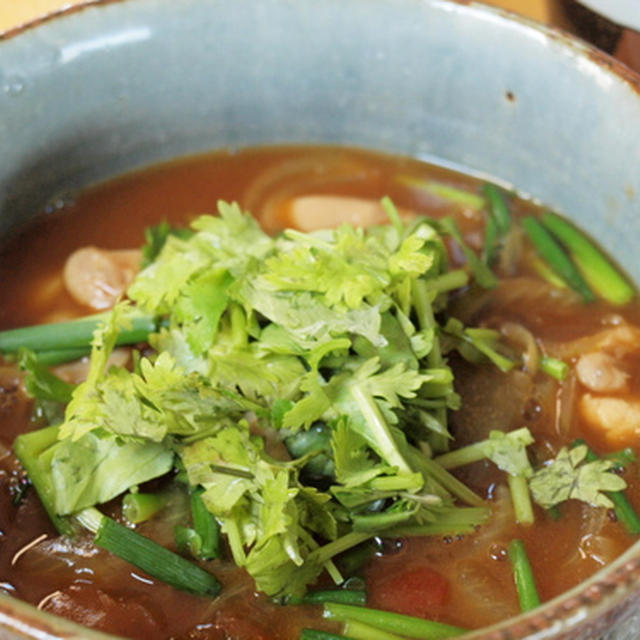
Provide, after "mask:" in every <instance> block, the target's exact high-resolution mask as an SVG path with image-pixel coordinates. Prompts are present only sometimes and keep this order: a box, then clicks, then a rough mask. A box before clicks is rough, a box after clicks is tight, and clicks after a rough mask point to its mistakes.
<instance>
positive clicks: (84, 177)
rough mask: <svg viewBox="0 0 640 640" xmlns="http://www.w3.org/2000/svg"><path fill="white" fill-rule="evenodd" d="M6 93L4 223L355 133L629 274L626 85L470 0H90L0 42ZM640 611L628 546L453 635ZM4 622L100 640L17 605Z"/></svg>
mask: <svg viewBox="0 0 640 640" xmlns="http://www.w3.org/2000/svg"><path fill="white" fill-rule="evenodd" d="M0 87H1V91H0V141H2V142H1V146H0V149H1V153H2V162H0V211H1V215H0V233H2V234H6V233H9V232H10V231H11V230H12V229H14V228H16V227H17V226H19V225H20V224H21V223H22V222H24V220H25V219H26V218H27V217H29V216H30V215H32V214H33V213H34V212H37V211H39V210H42V208H43V207H45V206H46V205H47V204H48V203H50V202H52V201H55V200H56V199H57V198H60V197H64V194H66V193H68V192H73V191H74V190H76V189H78V188H81V187H83V186H85V185H87V184H90V183H93V182H96V181H99V180H103V179H105V178H107V177H110V176H113V175H115V174H120V173H123V172H126V171H129V170H131V169H134V168H137V167H141V166H144V165H148V164H152V163H155V162H158V161H162V160H166V159H168V158H171V157H174V156H180V155H184V154H191V153H195V152H201V151H205V150H210V149H215V148H219V147H243V146H248V145H263V144H270V143H294V142H307V143H309V142H317V143H330V144H348V145H356V146H360V147H367V148H373V149H379V150H384V151H388V152H392V153H400V154H409V155H412V156H416V157H420V158H424V159H427V160H433V159H436V160H437V161H438V162H440V163H442V164H445V165H450V166H454V167H456V168H462V169H463V170H466V171H469V172H471V173H474V174H477V175H486V176H490V177H492V178H494V179H499V180H500V181H502V182H503V183H505V184H508V185H516V186H517V187H518V189H519V190H520V191H521V192H523V193H525V194H534V195H535V196H536V197H537V198H538V199H540V200H541V201H542V202H544V203H546V204H547V205H550V206H552V207H553V208H555V209H556V210H558V211H560V212H562V213H564V214H566V215H568V216H570V217H574V218H575V219H577V220H578V221H579V224H580V225H581V226H582V227H583V228H584V229H586V230H587V231H588V232H590V233H591V234H592V235H593V236H595V237H597V238H598V239H600V240H601V242H602V243H603V244H604V245H605V246H607V247H609V248H612V249H613V251H614V253H615V256H616V257H617V258H618V259H619V261H620V263H621V265H622V266H623V267H624V268H625V269H626V270H627V271H628V272H629V273H630V274H631V276H632V277H633V278H635V279H636V280H640V261H639V260H638V257H637V238H638V236H639V235H640V233H639V232H640V216H639V215H638V213H639V211H638V209H639V205H638V197H639V196H638V194H639V193H640V170H639V168H640V95H639V91H640V82H639V80H638V78H637V77H635V76H634V75H633V74H631V72H629V71H627V70H625V69H624V68H623V67H621V66H619V65H617V64H616V63H615V62H614V61H613V60H611V59H609V58H607V57H606V56H604V55H603V54H601V53H599V52H597V51H595V50H593V49H591V48H590V47H588V46H586V45H584V44H582V43H580V42H577V41H575V40H572V39H571V38H569V37H568V36H566V35H564V34H561V33H559V32H556V31H554V30H552V29H548V28H545V27H542V26H539V25H535V24H532V23H530V22H527V21H525V20H522V19H518V18H515V17H514V16H511V15H508V14H505V13H503V12H500V11H498V10H495V9H489V8H487V7H484V6H482V5H479V4H475V3H470V2H455V1H452V0H348V1H346V0H322V1H318V0H295V1H294V0H180V2H176V1H175V0H124V1H120V2H89V3H88V4H87V5H86V6H85V7H83V8H82V9H81V10H78V11H70V12H66V13H63V14H61V15H59V16H57V17H55V19H52V20H47V21H44V22H43V23H42V24H40V25H36V26H31V27H29V28H26V29H23V30H21V31H20V32H17V33H14V34H10V35H9V36H8V37H5V38H4V39H3V40H2V41H0ZM638 607H640V547H638V546H637V545H636V546H635V547H633V548H632V549H630V550H629V551H628V552H627V553H625V555H624V556H622V557H621V558H620V559H619V560H618V561H617V562H615V563H614V564H613V565H612V566H610V567H609V568H607V569H606V570H604V571H602V572H600V573H599V574H597V575H596V576H595V577H594V578H593V579H591V580H589V581H588V582H587V583H585V584H583V585H582V586H580V587H578V588H577V589H574V590H572V591H571V592H569V593H567V594H565V595H564V596H562V597H560V598H557V599H555V600H553V601H552V602H549V603H547V604H546V605H544V606H543V607H541V608H539V609H538V610H536V611H534V612H533V613H531V614H529V615H523V616H520V617H519V618H516V619H513V620H510V621H507V622H505V623H503V624H501V625H498V626H496V627H493V628H491V629H485V630H482V631H480V632H477V633H473V634H470V635H468V636H465V638H468V639H469V640H471V638H473V639H474V640H480V639H482V640H510V639H515V638H528V639H529V640H534V639H536V640H542V639H551V638H553V639H554V640H559V639H560V638H572V639H575V640H578V639H580V640H587V639H591V638H598V637H600V635H601V634H604V633H611V634H615V635H611V636H610V637H611V638H613V637H615V638H617V639H622V638H627V639H629V640H631V638H637V636H638V633H637V631H636V630H634V622H633V621H634V619H635V620H637V619H636V618H634V615H635V612H636V610H637V608H638ZM639 624H640V623H639V622H637V621H636V624H635V628H636V629H637V626H638V625H639ZM0 629H1V631H0V637H2V638H53V637H64V638H68V637H74V638H90V637H91V638H94V637H95V638H98V637H104V636H101V635H100V634H95V633H91V632H89V631H88V630H86V629H81V628H80V627H76V626H75V625H73V624H71V623H68V622H66V621H63V620H60V619H56V618H51V617H50V616H47V615H44V614H42V613H41V612H37V611H36V609H34V608H32V607H30V606H28V605H25V604H23V603H21V602H17V601H15V600H12V599H9V598H0ZM624 634H627V635H624Z"/></svg>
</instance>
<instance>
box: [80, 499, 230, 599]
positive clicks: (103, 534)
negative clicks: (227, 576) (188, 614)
mask: <svg viewBox="0 0 640 640" xmlns="http://www.w3.org/2000/svg"><path fill="white" fill-rule="evenodd" d="M76 518H77V519H78V521H79V522H80V523H81V524H82V525H83V526H85V527H86V528H88V529H89V530H90V531H93V532H94V533H95V534H96V537H95V543H96V544H97V545H98V546H99V547H102V548H103V549H106V550H107V551H109V552H111V553H113V555H115V556H118V557H119V558H122V559H123V560H126V561H127V562H130V563H131V564H132V565H134V566H136V567H138V568H139V569H142V571H144V572H145V573H148V574H149V575H150V576H152V577H154V578H157V579H158V580H160V581H161V582H165V583H167V584H169V585H171V586H172V587H175V588H176V589H181V590H183V591H188V592H190V593H195V594H196V595H201V596H210V597H215V596H217V595H218V594H219V593H220V591H221V589H222V586H221V585H220V583H219V582H218V580H217V579H216V578H215V576H213V575H212V574H210V573H208V572H207V571H205V570H204V569H201V568H200V567H198V566H197V565H195V564H193V563H191V562H189V561H188V560H185V558H183V557H182V556H179V555H178V554H176V553H173V552H172V551H169V550H168V549H165V548H164V547H162V546H160V545H159V544H158V543H156V542H154V541H153V540H150V539H149V538H145V537H144V536H141V535H140V534H139V533H136V532H135V531H132V530H131V529H128V528H127V527H125V526H123V525H121V524H119V523H117V522H116V521H115V520H112V519H111V518H109V517H107V516H105V515H103V514H101V513H100V512H99V511H98V510H97V509H94V508H89V509H84V510H83V511H81V512H80V514H78V515H77V516H76Z"/></svg>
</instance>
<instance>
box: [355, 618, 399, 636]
mask: <svg viewBox="0 0 640 640" xmlns="http://www.w3.org/2000/svg"><path fill="white" fill-rule="evenodd" d="M344 632H345V633H346V634H347V637H348V638H353V640H405V637H404V636H399V635H397V634H395V633H390V632H389V631H382V629H376V628H375V627H372V626H371V625H368V624H364V623H362V622H357V621H355V620H347V622H345V625H344Z"/></svg>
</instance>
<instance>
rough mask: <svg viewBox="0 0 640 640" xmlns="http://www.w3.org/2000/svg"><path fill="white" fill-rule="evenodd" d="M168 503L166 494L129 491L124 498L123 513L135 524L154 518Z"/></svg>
mask: <svg viewBox="0 0 640 640" xmlns="http://www.w3.org/2000/svg"><path fill="white" fill-rule="evenodd" d="M166 504H167V500H166V498H165V497H164V496H160V495H158V494H156V493H128V494H127V495H126V496H125V497H124V498H123V499H122V515H123V516H124V517H125V518H126V519H127V520H128V521H129V522H132V523H133V524H139V523H140V522H145V521H146V520H149V519H150V518H152V517H153V516H154V515H155V514H156V513H158V511H160V510H161V509H163V508H164V507H165V505H166Z"/></svg>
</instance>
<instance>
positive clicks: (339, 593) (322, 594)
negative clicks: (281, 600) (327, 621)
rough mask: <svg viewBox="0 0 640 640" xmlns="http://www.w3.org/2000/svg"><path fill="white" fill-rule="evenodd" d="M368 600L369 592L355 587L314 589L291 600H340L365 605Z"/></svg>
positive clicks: (295, 602)
mask: <svg viewBox="0 0 640 640" xmlns="http://www.w3.org/2000/svg"><path fill="white" fill-rule="evenodd" d="M366 601H367V594H366V593H365V592H364V591H362V590H357V591H356V590H355V589H330V590H327V591H312V592H311V593H307V594H306V595H304V596H302V598H299V599H297V600H290V601H289V603H290V604H326V603H327V602H339V603H342V604H356V605H363V604H365V603H366Z"/></svg>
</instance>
